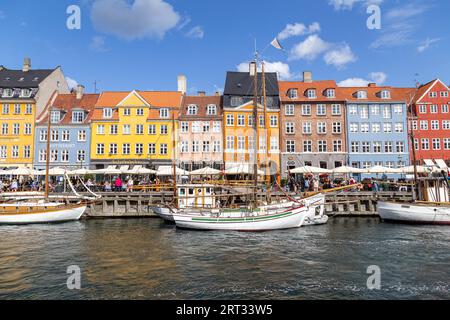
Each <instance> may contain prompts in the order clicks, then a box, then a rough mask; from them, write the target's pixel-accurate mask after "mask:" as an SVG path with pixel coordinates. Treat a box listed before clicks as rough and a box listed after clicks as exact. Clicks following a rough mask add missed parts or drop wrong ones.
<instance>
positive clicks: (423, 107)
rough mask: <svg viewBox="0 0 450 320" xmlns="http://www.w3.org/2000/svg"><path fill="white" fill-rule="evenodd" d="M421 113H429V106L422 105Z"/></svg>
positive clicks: (420, 107)
mask: <svg viewBox="0 0 450 320" xmlns="http://www.w3.org/2000/svg"><path fill="white" fill-rule="evenodd" d="M419 112H420V113H427V106H426V105H423V104H421V105H420V106H419Z"/></svg>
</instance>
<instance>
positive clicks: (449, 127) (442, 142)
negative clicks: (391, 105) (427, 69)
mask: <svg viewBox="0 0 450 320" xmlns="http://www.w3.org/2000/svg"><path fill="white" fill-rule="evenodd" d="M449 106H450V89H449V87H448V86H447V85H445V84H444V83H443V82H442V81H441V80H439V79H436V80H433V81H431V82H429V83H427V84H424V85H422V86H420V87H419V88H418V89H417V92H416V93H415V98H414V103H413V106H412V117H413V120H412V130H413V135H414V145H415V150H416V161H417V162H418V163H419V164H423V163H424V162H423V160H424V159H430V160H437V159H442V160H444V161H445V162H447V165H450V112H449ZM411 146H412V144H411ZM411 151H412V150H411ZM411 161H413V153H412V152H411Z"/></svg>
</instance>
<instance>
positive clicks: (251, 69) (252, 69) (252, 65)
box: [249, 61, 256, 77]
mask: <svg viewBox="0 0 450 320" xmlns="http://www.w3.org/2000/svg"><path fill="white" fill-rule="evenodd" d="M255 71H256V62H254V61H252V62H250V65H249V72H250V76H251V77H254V76H255Z"/></svg>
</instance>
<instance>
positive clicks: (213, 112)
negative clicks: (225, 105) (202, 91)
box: [206, 104, 217, 116]
mask: <svg viewBox="0 0 450 320" xmlns="http://www.w3.org/2000/svg"><path fill="white" fill-rule="evenodd" d="M206 113H207V115H209V116H215V115H216V114H217V106H216V105H215V104H210V105H208V108H207V110H206Z"/></svg>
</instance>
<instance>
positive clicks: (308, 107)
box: [302, 104, 311, 116]
mask: <svg viewBox="0 0 450 320" xmlns="http://www.w3.org/2000/svg"><path fill="white" fill-rule="evenodd" d="M310 115H311V105H309V104H303V105H302V116H310Z"/></svg>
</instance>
